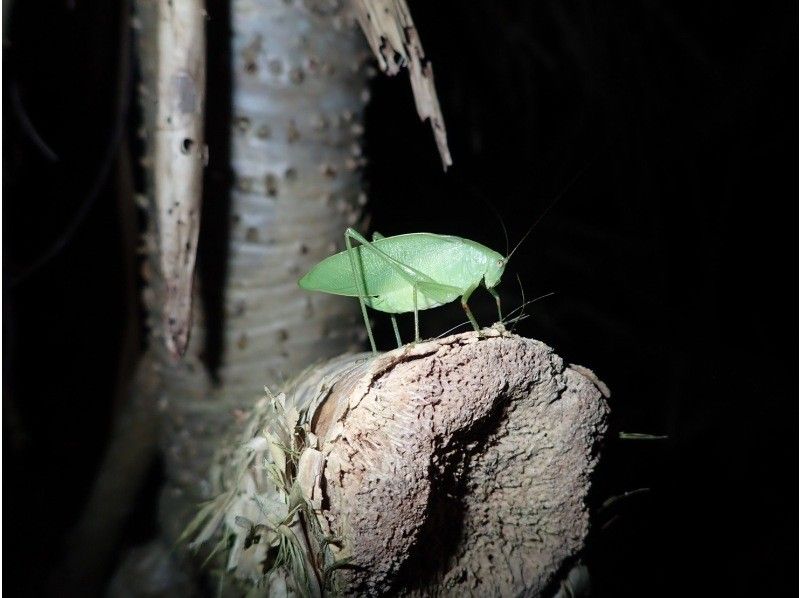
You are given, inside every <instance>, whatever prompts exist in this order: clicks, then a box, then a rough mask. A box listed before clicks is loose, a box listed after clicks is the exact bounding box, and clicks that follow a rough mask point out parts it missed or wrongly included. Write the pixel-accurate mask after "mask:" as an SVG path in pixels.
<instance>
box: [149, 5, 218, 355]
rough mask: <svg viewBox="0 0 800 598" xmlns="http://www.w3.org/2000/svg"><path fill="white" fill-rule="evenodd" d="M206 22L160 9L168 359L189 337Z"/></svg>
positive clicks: (157, 159) (158, 171)
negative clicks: (169, 354)
mask: <svg viewBox="0 0 800 598" xmlns="http://www.w3.org/2000/svg"><path fill="white" fill-rule="evenodd" d="M205 14H206V13H205V9H204V2H203V0H166V1H162V2H159V3H158V50H157V53H158V67H157V75H156V94H157V99H156V126H155V131H154V138H155V155H154V169H155V176H154V183H155V200H156V207H157V211H158V240H159V249H160V266H161V272H162V276H163V278H164V283H165V287H166V288H165V291H166V292H165V297H164V306H163V326H164V340H165V343H166V346H167V349H168V351H169V352H170V353H171V354H172V355H173V356H178V355H183V353H184V352H185V351H186V346H187V344H188V342H189V331H190V329H191V317H192V281H193V279H194V264H195V257H196V255H197V236H198V233H199V231H200V201H201V193H202V177H203V166H204V162H205V157H206V148H205V144H204V141H203V117H204V106H205V92H206V41H205Z"/></svg>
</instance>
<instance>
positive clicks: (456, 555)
mask: <svg viewBox="0 0 800 598" xmlns="http://www.w3.org/2000/svg"><path fill="white" fill-rule="evenodd" d="M607 394H608V393H607V390H606V389H605V385H603V383H602V382H600V381H598V380H597V379H596V378H595V377H594V375H593V374H592V373H591V371H589V370H587V369H586V368H582V367H580V366H565V364H564V362H563V360H562V359H561V358H560V357H559V356H558V355H556V354H555V353H554V352H553V350H552V349H551V348H550V347H548V346H547V345H545V344H543V343H541V342H539V341H535V340H531V339H526V338H521V337H519V336H515V335H512V334H509V333H507V332H505V331H504V330H500V329H488V330H484V331H482V333H481V334H480V335H479V334H478V333H475V332H469V333H465V334H458V335H453V336H449V337H447V338H443V339H437V340H432V341H427V342H423V343H419V344H416V345H406V346H405V347H402V348H400V349H397V350H394V351H391V352H388V353H384V354H380V355H378V356H375V357H373V356H370V355H363V354H362V355H357V356H343V357H340V358H338V359H336V360H333V361H331V362H328V363H326V364H323V365H321V366H319V367H317V368H314V369H311V370H309V371H308V372H306V374H304V375H302V376H301V377H300V379H299V380H298V381H297V382H296V383H295V384H294V385H293V386H291V387H290V388H288V389H287V390H286V397H285V398H283V397H282V398H281V399H282V400H283V401H284V404H285V406H286V409H287V413H288V412H292V413H296V414H297V413H299V415H295V416H292V417H291V418H290V419H292V422H293V423H297V422H301V423H302V422H303V421H304V422H306V424H305V425H306V428H305V429H306V434H307V435H308V437H309V438H310V439H311V441H310V443H309V442H308V441H306V448H305V449H304V450H303V452H302V453H300V457H299V460H298V462H297V464H296V468H295V470H296V480H297V482H298V486H299V487H300V488H301V489H302V492H303V494H304V496H305V497H306V499H307V501H308V504H309V505H310V509H311V510H312V511H313V513H314V514H315V515H316V519H317V523H318V524H319V527H320V528H321V530H322V535H323V536H324V537H334V538H338V539H339V540H340V541H338V542H337V545H336V547H334V548H333V550H334V555H333V557H334V560H336V561H339V562H346V563H347V564H346V566H345V567H343V568H341V569H338V570H337V573H336V575H337V576H338V582H339V583H338V586H339V588H340V589H341V590H343V591H344V592H345V593H347V594H353V595H382V594H386V593H391V594H393V595H395V594H396V595H407V596H429V595H443V594H444V595H455V594H459V595H471V596H520V595H524V596H538V595H540V594H541V593H542V591H544V590H545V589H546V588H548V587H550V586H551V584H553V583H554V581H556V576H557V574H558V573H559V572H560V570H561V569H562V567H564V565H565V564H566V563H567V562H568V561H569V559H570V558H571V557H573V556H574V555H576V554H577V553H578V552H579V551H580V550H581V548H582V547H583V544H584V540H585V538H586V535H587V532H588V527H589V513H588V510H587V507H586V504H585V498H586V495H587V493H588V490H589V485H590V474H591V472H592V470H593V468H594V465H595V463H596V461H597V458H598V445H599V443H600V441H601V440H602V437H603V434H604V433H605V431H606V416H607V413H608V406H607V403H606V400H605V399H604V396H603V395H606V396H607ZM264 421H266V420H264ZM260 429H262V426H261V424H258V425H254V426H252V427H250V431H249V433H248V435H249V436H250V438H245V439H244V440H245V444H246V443H249V444H247V446H250V447H251V448H253V450H256V449H258V448H259V447H260V448H262V449H263V447H264V446H265V444H264V443H259V442H257V441H256V440H257V438H258V434H259V432H258V430H260ZM243 445H244V444H243V443H241V442H239V445H238V446H243ZM252 452H253V451H250V452H249V453H248V455H249V456H248V457H247V459H249V461H248V462H247V463H248V464H247V467H246V468H249V470H248V471H249V472H250V473H249V474H248V475H245V476H244V478H242V477H241V472H242V471H243V470H244V469H246V468H244V469H243V468H242V467H239V468H236V469H237V470H238V471H239V472H240V476H239V478H237V479H238V480H239V481H238V490H236V492H235V495H236V499H235V500H228V501H227V503H226V505H227V506H226V507H225V508H226V510H227V513H226V514H225V515H224V516H220V517H219V518H218V520H219V521H228V522H230V521H232V520H234V519H235V518H236V517H237V516H242V517H247V518H248V520H252V521H253V523H254V524H255V523H257V521H258V518H259V517H260V515H259V512H260V511H261V512H263V505H264V504H267V503H269V499H268V498H265V496H264V494H265V493H267V494H268V492H267V490H266V488H267V486H269V483H268V482H267V481H265V478H264V475H263V473H259V471H258V468H259V462H263V459H262V458H260V457H257V458H253V457H252ZM267 454H268V451H267ZM243 480H244V481H243ZM230 496H231V497H232V496H233V494H231V495H230ZM259 496H260V497H261V498H259ZM287 496H288V494H287ZM229 498H230V497H229ZM272 498H273V499H274V496H272ZM272 502H274V500H273V501H272ZM253 503H256V504H258V505H259V508H258V509H256V508H253V506H252V504H253ZM259 509H260V511H259ZM262 514H263V513H262ZM241 521H242V520H241V519H239V520H238V524H239V527H238V528H237V525H235V524H230V523H229V524H228V533H229V534H233V535H237V536H239V539H240V540H241V539H242V537H244V536H245V535H248V534H249V535H250V537H251V539H252V537H253V536H252V530H247V529H243V528H242V525H241ZM270 525H273V524H270ZM308 538H309V534H308V533H307V534H306V542H307V543H308ZM312 543H313V542H312ZM268 544H269V542H264V543H263V544H262V546H261V548H260V550H261V551H262V552H260V553H258V552H257V550H258V547H257V546H255V545H253V544H252V541H251V546H250V547H249V548H247V549H246V550H244V551H243V553H242V554H240V555H239V556H238V557H237V558H236V559H234V560H233V561H231V560H230V559H229V561H228V562H229V567H230V566H234V567H235V572H236V573H235V574H236V576H237V577H243V578H249V579H251V580H252V579H257V578H258V576H259V575H263V573H264V571H265V570H266V568H267V560H268V559H267V556H266V554H267V552H266V551H267V550H268V547H267V546H268ZM242 545H243V544H242V541H240V542H239V546H240V549H241V546H242ZM247 551H256V552H254V553H253V555H251V557H250V558H247V555H246V552H247ZM311 552H312V553H313V552H314V551H313V548H312V549H311ZM257 554H258V555H259V556H256V555H257ZM345 557H346V561H345V560H344V559H345ZM312 560H313V559H312ZM317 561H318V562H319V557H317ZM319 571H320V569H318V571H317V576H316V577H317V581H318V587H317V590H318V591H320V592H321V591H323V590H322V588H324V585H325V584H324V583H323V580H322V576H321V575H320V573H319ZM309 577H310V576H309ZM266 585H267V586H269V583H267V584H266ZM281 587H283V586H282V585H281ZM273 591H274V586H273ZM312 593H317V592H312Z"/></svg>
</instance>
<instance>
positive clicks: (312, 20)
mask: <svg viewBox="0 0 800 598" xmlns="http://www.w3.org/2000/svg"><path fill="white" fill-rule="evenodd" d="M180 1H181V0H175V2H176V4H177V3H179V2H180ZM136 8H137V19H138V23H139V26H140V33H141V34H140V36H139V51H140V56H141V57H142V76H143V81H142V85H141V88H140V97H141V102H142V106H143V112H144V116H145V126H144V134H145V137H146V138H145V141H146V148H147V150H146V151H147V155H146V156H145V159H144V165H145V166H146V167H147V168H148V170H149V168H151V167H152V165H153V163H152V162H153V160H152V151H153V148H154V145H153V139H152V137H150V134H151V132H152V131H154V130H157V123H156V121H155V119H156V118H157V114H158V106H157V105H156V104H155V102H154V98H155V94H154V93H153V81H154V80H155V78H156V76H157V73H158V62H157V56H156V52H155V49H154V47H153V44H154V40H155V39H156V37H155V36H154V35H153V32H154V29H153V28H154V27H156V26H157V19H156V15H157V10H158V3H157V2H154V1H153V0H139V2H138V3H137V7H136ZM209 18H211V19H213V18H219V16H218V15H214V14H211V15H209ZM230 18H231V35H232V38H231V58H232V64H231V85H232V89H231V90H215V89H213V88H211V89H209V90H208V94H209V95H211V94H214V93H221V94H227V93H229V92H230V93H231V115H230V116H231V130H230V168H231V171H232V172H231V175H232V179H233V185H232V188H231V189H230V206H229V210H228V212H229V213H228V214H227V215H226V216H225V218H226V222H224V223H219V222H204V223H203V226H211V227H214V226H216V227H219V226H220V225H222V226H227V225H228V223H229V224H230V232H229V234H228V242H227V246H222V247H213V248H208V247H207V248H205V255H206V258H205V259H206V260H210V259H211V254H213V253H214V252H216V253H217V255H216V259H217V260H222V261H224V262H225V264H226V265H225V269H226V272H225V277H224V281H223V287H222V288H221V289H208V288H206V289H203V288H202V286H203V284H204V283H205V282H206V281H205V280H204V278H203V275H202V274H203V272H202V270H203V267H202V265H201V268H200V269H201V273H200V278H199V281H198V283H197V284H195V285H194V286H195V291H194V297H193V304H194V318H193V326H192V329H191V334H190V336H189V342H188V347H187V350H186V353H185V355H184V356H183V359H182V360H181V361H179V362H177V363H176V361H175V360H174V358H173V357H172V355H171V353H170V351H169V350H168V348H167V345H166V344H165V342H164V340H165V339H164V338H163V334H164V332H163V330H164V327H162V325H161V324H162V317H163V315H162V314H163V306H164V305H165V304H167V299H168V290H167V288H166V285H165V284H164V279H163V277H162V275H161V274H162V272H163V270H162V268H161V264H160V255H161V252H160V251H159V247H160V244H159V235H158V233H157V228H156V224H155V222H156V220H155V218H154V216H155V203H154V201H153V200H152V196H151V198H150V199H149V200H148V206H149V208H148V211H149V214H150V218H149V219H148V231H147V233H146V235H145V239H144V248H145V250H146V252H147V261H146V263H145V279H146V282H147V288H146V290H145V304H146V307H147V314H148V316H147V318H148V326H149V329H150V331H151V339H150V343H149V345H150V349H149V351H150V353H151V356H152V357H151V359H152V363H153V364H154V366H153V367H154V370H155V371H156V372H157V375H158V377H159V379H160V387H159V392H158V399H157V409H158V413H159V416H158V419H159V421H160V422H161V423H160V434H159V437H160V445H161V449H162V452H163V454H164V456H165V463H166V476H167V483H166V487H165V489H164V491H163V493H162V499H161V504H160V511H159V517H160V521H161V523H162V527H163V530H164V545H166V546H170V545H172V543H174V542H175V541H176V540H177V538H178V536H179V535H180V534H181V532H182V531H183V530H184V528H185V526H186V524H187V522H188V521H189V519H191V517H192V516H193V515H194V513H195V511H196V509H197V506H198V504H199V503H200V502H201V501H203V500H207V499H208V498H210V495H209V486H208V483H207V481H206V480H207V475H208V468H209V464H210V458H211V456H212V454H213V452H214V449H215V447H216V444H215V443H216V442H218V441H219V439H220V438H222V437H224V435H225V431H226V430H227V429H228V428H230V427H231V426H233V425H235V424H236V423H237V421H238V422H241V417H240V414H241V413H243V412H244V410H246V409H247V408H248V407H249V406H250V405H251V404H252V401H253V399H254V398H256V397H258V396H259V394H260V393H261V392H263V388H264V386H265V385H276V384H279V383H281V382H282V381H283V380H285V379H286V378H288V377H289V376H291V375H293V374H295V373H297V372H298V371H300V370H301V369H302V368H303V367H305V366H307V365H309V364H311V363H313V362H315V361H319V360H321V359H324V358H327V357H331V356H333V355H337V354H339V353H342V352H346V351H352V350H355V349H357V348H358V347H360V346H361V345H362V344H363V339H364V332H363V331H362V328H361V327H360V326H356V325H355V324H356V322H357V321H359V320H357V318H358V307H357V305H355V304H354V303H353V302H350V301H345V300H342V299H341V298H336V297H332V296H327V295H321V294H318V295H310V294H307V293H304V292H302V291H301V290H300V289H299V288H298V286H297V279H298V278H299V276H300V275H301V274H302V273H303V272H304V271H305V270H307V269H309V268H310V267H311V266H312V265H313V264H314V263H316V262H317V261H319V260H320V259H322V258H323V257H324V256H326V255H328V254H329V253H330V252H331V251H333V250H334V249H335V248H337V247H339V246H341V245H342V244H343V237H342V235H343V231H344V230H345V228H346V227H348V226H357V225H358V224H359V221H360V214H361V211H362V206H363V204H364V202H365V195H364V193H363V191H362V188H361V178H360V166H361V162H362V158H361V149H360V137H361V134H362V131H363V127H362V124H361V120H362V111H363V106H364V104H365V102H366V100H367V93H368V92H367V87H366V79H367V73H366V65H365V59H366V58H367V57H368V55H369V52H368V49H367V47H366V44H365V43H364V41H363V36H362V34H361V33H360V31H359V30H358V28H357V25H356V23H355V20H354V18H352V17H349V16H347V15H346V14H345V12H344V10H343V7H342V6H341V5H340V3H338V2H334V3H330V2H311V1H309V2H284V1H282V0H234V1H233V2H232V3H231V6H230ZM192 149H195V148H192ZM214 160H215V155H214V149H213V148H211V151H210V155H209V161H210V164H211V167H215V166H216V167H217V168H218V169H219V170H223V171H224V170H225V168H224V166H223V167H220V165H219V164H216V165H215V164H214ZM149 173H150V177H149V184H150V187H149V188H150V189H151V191H152V189H153V176H152V171H149ZM204 201H206V202H223V203H224V202H225V198H224V197H210V196H207V197H206V198H205V199H204ZM203 291H204V292H203ZM209 295H212V296H213V295H219V296H220V297H221V301H222V316H223V318H224V322H219V321H211V320H210V319H209V318H207V317H206V313H207V310H206V309H204V307H205V306H204V303H203V301H202V297H208V296H209ZM216 331H221V334H216V335H215V332H216ZM217 338H219V342H220V345H221V346H217V347H214V346H209V339H212V341H213V340H214V339H217ZM209 354H217V355H218V358H217V362H216V363H215V364H214V365H215V368H214V370H215V371H214V376H215V382H214V383H212V381H211V380H212V378H211V376H210V374H209V371H208V368H207V365H208V364H207V362H208V356H209ZM153 554H161V555H162V556H163V557H164V558H166V556H167V554H168V550H163V549H159V548H158V547H153V551H150V552H141V551H140V552H138V553H137V554H136V557H135V558H136V562H134V563H129V565H128V566H127V569H124V570H123V574H122V576H121V578H118V581H117V583H116V584H115V587H116V588H117V590H118V591H119V592H120V593H123V594H124V593H125V592H124V591H121V590H120V588H121V587H124V586H125V585H126V581H125V580H127V582H128V583H129V585H142V584H143V577H142V575H143V571H142V568H145V569H148V570H149V571H150V573H151V575H152V576H153V577H158V576H159V575H161V576H166V575H167V574H166V572H165V571H164V565H163V563H159V562H158V559H154V558H153V556H152V555H153ZM120 579H121V580H122V581H120ZM176 579H177V581H174V583H176V584H177V585H176V587H177V588H183V589H184V590H185V588H184V586H182V585H180V584H181V583H183V581H182V580H181V579H179V578H176ZM184 581H185V580H184ZM169 584H170V580H169V579H166V578H163V579H159V580H158V581H156V582H153V583H152V584H151V585H152V588H151V589H150V590H148V591H151V592H153V591H155V589H158V588H161V589H164V588H168V587H170V585H169ZM153 588H155V589H153ZM173 591H176V590H174V589H173ZM177 591H181V590H180V589H179V590H177Z"/></svg>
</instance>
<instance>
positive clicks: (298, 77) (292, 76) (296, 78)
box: [289, 67, 305, 85]
mask: <svg viewBox="0 0 800 598" xmlns="http://www.w3.org/2000/svg"><path fill="white" fill-rule="evenodd" d="M303 79H305V73H303V69H301V68H300V67H295V68H293V69H292V70H291V71H289V81H291V82H292V83H294V84H295V85H300V84H301V83H302V82H303Z"/></svg>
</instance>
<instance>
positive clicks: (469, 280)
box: [299, 229, 506, 350]
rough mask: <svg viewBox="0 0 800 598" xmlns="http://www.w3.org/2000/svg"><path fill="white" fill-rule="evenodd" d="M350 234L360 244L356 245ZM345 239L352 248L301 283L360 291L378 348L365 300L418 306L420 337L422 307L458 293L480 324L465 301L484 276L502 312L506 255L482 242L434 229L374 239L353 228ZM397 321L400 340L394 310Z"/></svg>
mask: <svg viewBox="0 0 800 598" xmlns="http://www.w3.org/2000/svg"><path fill="white" fill-rule="evenodd" d="M350 239H355V240H357V241H358V242H359V243H361V245H358V246H356V247H352V246H351V244H350ZM345 241H346V243H347V245H348V249H346V250H345V251H342V252H340V253H337V254H335V255H332V256H330V257H328V258H326V259H324V260H322V261H321V262H320V263H318V264H317V265H316V266H314V268H312V269H311V271H310V272H308V274H306V275H305V276H303V278H301V279H300V281H299V284H300V286H301V287H302V288H304V289H306V290H309V291H321V292H324V293H332V294H335V295H344V296H348V297H358V298H359V300H360V301H361V306H362V312H363V315H364V322H365V325H366V327H367V332H368V334H369V338H370V343H371V344H372V347H373V350H374V349H375V342H374V340H373V338H372V330H371V327H370V325H369V320H368V318H367V315H366V310H365V309H364V306H369V307H371V308H373V309H376V310H378V311H382V312H386V313H390V314H398V313H407V312H414V328H415V338H416V339H417V340H419V324H418V317H417V312H418V311H419V310H421V309H430V308H433V307H438V306H440V305H444V304H445V303H450V302H451V301H454V300H456V299H458V298H459V297H461V303H462V305H463V306H464V309H465V310H466V312H467V315H468V316H469V319H470V322H472V325H473V326H474V327H475V329H476V330H477V329H478V325H477V322H476V321H475V319H474V317H473V316H472V313H471V312H470V310H469V308H468V307H467V304H466V301H467V299H469V296H470V294H471V293H472V292H473V291H474V290H475V289H476V288H477V287H478V285H480V284H481V283H482V282H483V284H484V285H485V286H486V288H487V289H488V290H489V291H490V292H491V293H492V294H493V295H494V296H495V298H496V299H497V301H498V312H499V298H498V297H497V294H496V292H495V291H494V289H493V287H494V286H495V285H496V284H497V282H499V280H500V276H501V275H502V271H503V269H504V268H505V263H506V258H504V257H503V256H502V255H500V254H499V253H497V252H496V251H493V250H491V249H489V248H488V247H485V246H483V245H481V244H480V243H476V242H474V241H470V240H469V239H463V238H461V237H454V236H448V235H437V234H432V233H410V234H405V235H397V236H394V237H380V238H376V239H375V240H373V241H372V242H370V241H367V240H366V239H365V238H364V237H362V236H361V235H360V234H358V233H357V232H356V231H354V230H352V229H348V230H347V232H346V233H345ZM392 324H393V326H394V328H395V334H396V336H397V339H398V344H399V343H400V338H399V332H398V331H397V323H396V321H395V320H394V315H393V316H392Z"/></svg>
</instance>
